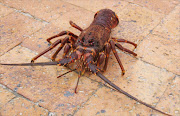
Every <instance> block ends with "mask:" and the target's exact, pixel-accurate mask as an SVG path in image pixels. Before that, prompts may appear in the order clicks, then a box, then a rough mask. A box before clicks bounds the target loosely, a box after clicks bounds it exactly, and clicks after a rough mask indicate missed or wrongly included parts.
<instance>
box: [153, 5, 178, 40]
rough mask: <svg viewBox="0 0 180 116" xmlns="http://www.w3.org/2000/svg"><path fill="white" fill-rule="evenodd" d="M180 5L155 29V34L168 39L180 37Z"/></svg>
mask: <svg viewBox="0 0 180 116" xmlns="http://www.w3.org/2000/svg"><path fill="white" fill-rule="evenodd" d="M179 11H180V5H178V6H177V7H176V8H175V9H174V10H173V11H172V12H171V13H170V14H169V15H167V16H166V17H165V18H164V19H163V20H162V21H161V23H160V24H159V25H158V26H157V27H156V28H155V29H154V30H153V32H152V33H153V34H156V35H160V36H162V37H164V38H166V39H171V40H179V39H180V28H179V27H180V14H179Z"/></svg>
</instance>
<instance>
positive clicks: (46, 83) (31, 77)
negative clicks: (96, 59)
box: [0, 46, 98, 115]
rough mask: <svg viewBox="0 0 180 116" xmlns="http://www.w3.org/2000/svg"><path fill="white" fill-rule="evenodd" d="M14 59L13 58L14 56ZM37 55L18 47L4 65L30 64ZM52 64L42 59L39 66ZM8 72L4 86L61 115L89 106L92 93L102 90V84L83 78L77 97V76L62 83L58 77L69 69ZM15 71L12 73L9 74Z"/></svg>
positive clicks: (4, 58) (69, 77)
mask: <svg viewBox="0 0 180 116" xmlns="http://www.w3.org/2000/svg"><path fill="white" fill-rule="evenodd" d="M12 55H13V56H14V57H13V58H12V57H10V56H12ZM34 55H35V53H33V52H32V51H30V50H29V49H27V48H24V47H20V46H18V47H16V48H14V49H13V50H11V51H9V52H8V53H6V54H5V55H3V56H1V57H0V62H7V63H10V62H11V63H15V62H16V63H20V62H21V63H22V62H29V61H30V59H31V57H32V56H34ZM39 61H41V62H43V61H44V62H47V61H49V60H48V59H47V58H45V57H41V58H40V59H39V60H38V61H37V62H39ZM3 67H4V68H5V69H7V71H6V73H5V74H3V75H2V77H1V79H0V83H2V84H3V85H6V86H7V87H8V88H10V89H12V90H13V91H16V92H17V93H19V94H21V95H23V96H24V97H26V98H28V99H29V100H31V101H33V102H38V103H39V105H40V106H42V107H44V108H46V109H48V110H49V111H51V112H57V114H59V115H60V114H72V113H73V110H75V109H76V108H77V107H78V106H79V105H81V104H82V103H83V102H85V101H86V100H87V99H88V98H89V96H91V94H92V92H93V91H95V90H96V89H97V88H98V86H97V85H98V83H95V82H92V81H91V80H90V79H88V78H86V77H85V76H83V77H81V79H80V83H79V86H78V94H74V88H75V85H76V82H77V74H76V73H75V72H72V73H70V74H67V75H65V76H63V77H61V78H59V79H57V78H56V77H57V76H58V75H60V74H62V73H64V72H66V71H68V70H69V69H67V68H65V67H60V66H37V67H36V66H29V67H25V66H22V67H18V66H16V67H15V66H14V67H11V66H3ZM8 70H11V71H8Z"/></svg>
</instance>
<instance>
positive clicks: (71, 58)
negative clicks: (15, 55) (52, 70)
mask: <svg viewBox="0 0 180 116" xmlns="http://www.w3.org/2000/svg"><path fill="white" fill-rule="evenodd" d="M118 23H119V20H118V17H117V15H116V14H115V13H114V12H113V11H112V10H110V9H102V10H100V11H98V12H97V13H96V14H95V15H94V20H93V22H92V23H91V24H90V26H89V27H88V28H86V29H82V28H81V27H79V26H78V25H76V24H75V23H73V22H72V21H70V25H71V26H72V27H74V28H76V29H78V30H79V31H81V33H80V35H79V36H77V35H76V34H74V33H72V32H70V31H62V32H60V33H59V34H57V35H55V36H52V37H50V38H48V39H47V41H48V42H49V43H50V44H51V46H50V47H49V48H47V49H46V50H44V51H43V52H41V53H40V54H38V55H37V56H35V57H34V58H33V59H32V60H31V63H23V64H1V65H14V66H17V65H18V66H29V65H57V64H58V65H60V66H66V65H68V64H71V63H74V62H78V63H77V65H76V67H75V69H73V70H70V71H69V72H72V71H74V70H78V72H79V75H78V81H77V85H76V87H75V93H76V90H77V86H78V82H79V78H80V76H81V75H82V74H83V73H84V72H85V71H86V70H87V69H88V70H90V71H91V72H92V73H93V74H95V75H97V76H99V77H100V78H101V79H102V80H104V81H105V82H106V83H108V84H109V85H110V86H112V87H113V88H114V89H116V90H117V91H119V92H121V93H122V94H125V95H126V96H128V97H130V98H132V99H134V100H135V101H137V102H139V103H141V104H143V105H145V106H147V107H149V108H151V109H153V110H156V111H158V112H160V113H162V114H165V115H169V114H167V113H165V112H162V111H160V110H158V109H156V108H154V107H153V106H151V105H149V104H147V103H145V102H143V101H141V100H139V99H137V98H135V97H133V96H132V95H130V94H128V93H127V92H125V91H123V90H122V89H121V88H119V87H118V86H116V85H115V84H113V83H112V82H111V81H110V80H109V79H107V78H106V77H105V76H104V75H102V74H101V72H102V71H105V70H106V68H107V64H108V59H109V54H110V52H111V50H112V52H113V54H114V56H115V58H116V60H117V62H118V64H119V66H120V68H121V70H122V75H124V74H125V70H124V67H123V65H122V63H121V60H120V58H119V56H118V54H117V51H116V48H115V47H117V48H118V49H120V50H122V51H125V52H128V53H130V54H132V55H134V56H137V54H136V53H134V52H133V51H131V50H129V49H126V48H124V47H123V46H122V45H121V44H119V42H125V43H128V44H132V45H133V46H134V47H136V46H137V44H135V43H133V42H130V41H128V40H125V39H118V38H114V37H111V36H110V34H111V30H112V29H113V28H115V27H116V26H117V25H118ZM63 35H68V36H67V37H65V38H64V39H58V40H56V41H55V42H53V43H52V42H51V40H52V39H54V38H56V37H60V36H63ZM58 44H60V46H59V47H58V49H57V50H56V52H55V53H54V54H53V56H52V58H51V59H52V60H53V61H54V62H40V63H34V61H35V60H36V59H38V58H39V57H40V56H42V55H43V54H45V53H46V52H48V51H50V50H52V49H53V48H55V47H56V46H57V45H58ZM62 48H64V54H63V58H62V59H60V60H55V58H56V56H57V55H58V53H59V52H60V51H61V50H62ZM102 65H103V66H102ZM69 72H66V73H64V74H67V73H69ZM64 74H63V75H64ZM61 76H62V75H60V76H58V77H61Z"/></svg>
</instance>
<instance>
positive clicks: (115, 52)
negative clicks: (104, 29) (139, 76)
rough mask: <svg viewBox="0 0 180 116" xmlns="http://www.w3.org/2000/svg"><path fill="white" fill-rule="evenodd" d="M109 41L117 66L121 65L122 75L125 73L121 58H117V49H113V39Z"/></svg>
mask: <svg viewBox="0 0 180 116" xmlns="http://www.w3.org/2000/svg"><path fill="white" fill-rule="evenodd" d="M109 43H110V44H111V48H112V51H113V53H114V56H115V57H116V59H117V61H118V63H119V66H120V67H121V70H122V75H124V74H125V70H124V67H123V65H122V63H121V60H120V58H119V56H118V54H117V51H116V49H115V43H114V41H113V40H110V41H109Z"/></svg>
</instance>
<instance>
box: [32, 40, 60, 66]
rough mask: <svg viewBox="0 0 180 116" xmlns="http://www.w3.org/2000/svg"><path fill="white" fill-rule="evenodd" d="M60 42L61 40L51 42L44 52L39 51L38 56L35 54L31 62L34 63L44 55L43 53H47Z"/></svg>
mask: <svg viewBox="0 0 180 116" xmlns="http://www.w3.org/2000/svg"><path fill="white" fill-rule="evenodd" d="M59 43H61V40H60V39H59V40H57V41H55V42H54V43H52V44H51V46H50V47H48V48H47V49H46V50H44V51H43V52H41V53H39V54H38V55H37V56H35V57H34V58H33V59H32V60H31V62H32V63H33V62H34V61H35V60H36V59H38V58H39V57H40V56H42V55H43V54H45V53H46V52H48V51H50V50H52V49H53V48H55V47H56V46H57V45H58V44H59Z"/></svg>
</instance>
